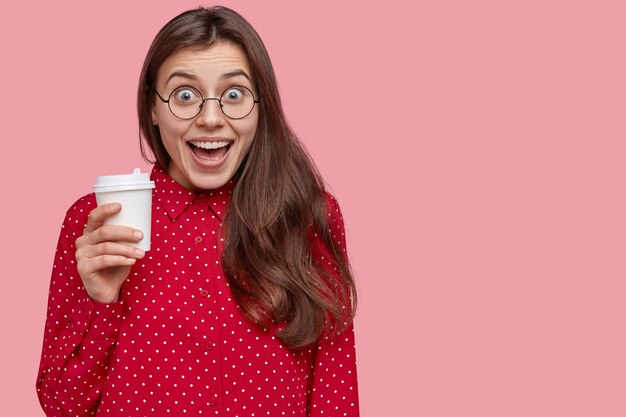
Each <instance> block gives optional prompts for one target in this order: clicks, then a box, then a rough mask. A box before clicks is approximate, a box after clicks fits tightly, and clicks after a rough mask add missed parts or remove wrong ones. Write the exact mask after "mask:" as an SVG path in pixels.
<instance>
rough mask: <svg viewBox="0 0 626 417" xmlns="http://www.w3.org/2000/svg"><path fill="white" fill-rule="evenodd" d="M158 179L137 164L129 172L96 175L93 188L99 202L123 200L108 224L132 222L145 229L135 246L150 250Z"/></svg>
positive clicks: (135, 225)
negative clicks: (154, 178) (153, 179)
mask: <svg viewBox="0 0 626 417" xmlns="http://www.w3.org/2000/svg"><path fill="white" fill-rule="evenodd" d="M153 188H154V181H150V175H149V174H145V173H144V174H142V173H141V172H140V170H139V168H135V170H134V171H133V173H132V174H128V175H106V176H100V177H96V183H95V184H94V186H93V191H94V192H95V193H96V201H97V202H98V205H99V206H100V205H102V204H106V203H120V204H121V205H122V211H120V212H119V213H117V214H116V215H115V216H112V217H109V218H108V219H106V220H105V222H104V224H115V225H123V226H130V227H133V228H135V229H139V230H141V232H142V233H143V239H141V240H140V241H139V242H138V243H136V244H133V246H136V247H138V248H139V249H143V250H144V251H147V250H150V231H151V227H150V226H151V224H152V189H153Z"/></svg>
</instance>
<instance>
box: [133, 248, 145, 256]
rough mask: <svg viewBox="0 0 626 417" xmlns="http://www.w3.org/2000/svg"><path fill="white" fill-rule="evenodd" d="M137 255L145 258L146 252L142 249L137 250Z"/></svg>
mask: <svg viewBox="0 0 626 417" xmlns="http://www.w3.org/2000/svg"><path fill="white" fill-rule="evenodd" d="M135 255H137V256H143V255H145V252H144V251H142V250H141V249H135Z"/></svg>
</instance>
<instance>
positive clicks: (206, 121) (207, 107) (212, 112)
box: [197, 98, 224, 127]
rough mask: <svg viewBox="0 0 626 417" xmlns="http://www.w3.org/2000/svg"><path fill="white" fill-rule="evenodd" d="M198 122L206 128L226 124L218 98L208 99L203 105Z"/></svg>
mask: <svg viewBox="0 0 626 417" xmlns="http://www.w3.org/2000/svg"><path fill="white" fill-rule="evenodd" d="M197 121H198V122H200V123H202V124H203V125H206V126H211V127H213V126H219V125H221V124H222V123H223V122H224V113H222V108H221V103H220V101H219V99H218V98H206V99H204V102H203V103H202V108H201V109H200V114H199V115H198V118H197Z"/></svg>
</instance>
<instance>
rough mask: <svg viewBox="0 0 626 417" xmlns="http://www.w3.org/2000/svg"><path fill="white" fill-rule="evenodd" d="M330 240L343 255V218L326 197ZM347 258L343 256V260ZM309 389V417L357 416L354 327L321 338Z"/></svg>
mask: <svg viewBox="0 0 626 417" xmlns="http://www.w3.org/2000/svg"><path fill="white" fill-rule="evenodd" d="M326 200H327V207H328V215H329V227H330V233H331V237H332V239H333V242H334V243H335V244H338V245H339V247H340V248H341V250H342V251H343V252H344V254H345V253H347V252H346V238H345V232H344V223H343V217H342V215H341V209H340V208H339V204H338V203H337V201H336V200H335V199H334V198H333V197H331V196H330V195H327V199H326ZM346 258H347V256H346ZM311 368H312V369H311V380H310V385H309V412H308V414H307V415H308V416H309V417H324V416H333V417H334V416H338V417H339V416H344V417H358V416H359V399H358V384H357V369H356V349H355V338H354V324H353V323H351V324H350V325H349V326H348V327H347V328H346V330H344V331H343V333H341V334H339V335H337V336H334V337H332V338H331V337H325V338H323V339H322V340H321V342H320V343H318V344H317V346H315V347H314V348H313V359H312V364H311Z"/></svg>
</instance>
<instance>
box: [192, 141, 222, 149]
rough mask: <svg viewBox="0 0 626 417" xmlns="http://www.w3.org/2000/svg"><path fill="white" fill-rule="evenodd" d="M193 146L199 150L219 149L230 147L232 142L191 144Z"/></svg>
mask: <svg viewBox="0 0 626 417" xmlns="http://www.w3.org/2000/svg"><path fill="white" fill-rule="evenodd" d="M190 143H191V144H192V145H193V146H197V147H198V148H204V149H219V148H223V147H224V146H228V144H229V143H230V142H228V141H221V142H190Z"/></svg>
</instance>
